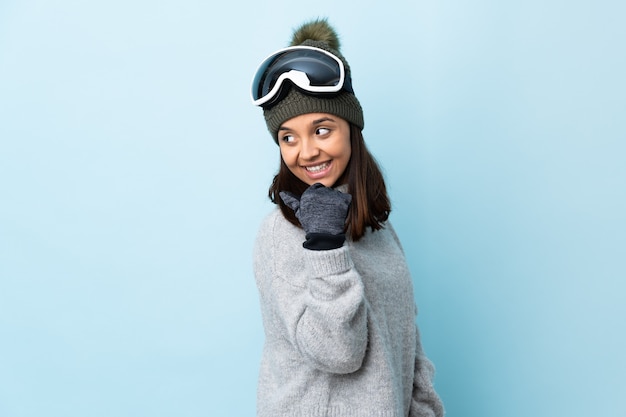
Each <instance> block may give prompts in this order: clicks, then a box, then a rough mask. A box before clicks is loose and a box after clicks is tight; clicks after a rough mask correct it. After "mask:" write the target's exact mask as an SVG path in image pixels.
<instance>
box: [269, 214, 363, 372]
mask: <svg viewBox="0 0 626 417" xmlns="http://www.w3.org/2000/svg"><path fill="white" fill-rule="evenodd" d="M290 226H291V225H285V222H284V221H282V222H281V221H278V222H276V223H274V225H273V227H270V228H269V230H268V228H266V229H265V231H264V238H262V241H261V242H259V243H260V245H259V247H258V250H259V252H258V253H257V265H258V267H257V270H258V272H259V277H258V278H259V279H260V280H261V281H262V282H263V283H262V284H261V287H262V292H263V294H264V296H263V297H262V302H263V304H264V309H265V313H264V315H267V317H268V318H269V320H268V323H267V324H268V325H269V326H270V327H271V329H272V330H271V332H272V334H273V336H272V337H275V336H277V335H278V334H281V335H282V336H281V338H282V339H283V340H286V341H287V342H288V343H289V345H290V346H291V350H292V351H293V352H294V354H296V355H297V357H298V358H299V360H302V361H303V362H305V363H307V364H308V366H310V367H312V368H314V369H318V370H321V371H324V372H329V373H336V374H347V373H351V372H354V371H356V370H358V369H359V368H360V367H361V364H362V362H363V359H364V357H365V352H366V349H367V342H368V329H367V307H366V302H365V297H364V287H363V282H362V280H361V277H360V275H359V274H358V272H357V271H356V269H355V267H354V263H353V261H352V258H351V256H350V250H349V248H348V247H347V246H343V247H340V248H337V249H330V250H324V251H314V250H309V249H305V248H303V247H302V244H301V241H302V237H303V234H301V233H302V232H301V231H300V230H298V231H294V230H293V229H291V227H290ZM296 233H297V235H296ZM276 332H278V333H276Z"/></svg>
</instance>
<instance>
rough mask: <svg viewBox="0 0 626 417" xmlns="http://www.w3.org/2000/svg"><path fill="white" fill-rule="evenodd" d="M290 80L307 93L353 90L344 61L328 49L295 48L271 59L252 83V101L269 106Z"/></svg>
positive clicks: (263, 63)
mask: <svg viewBox="0 0 626 417" xmlns="http://www.w3.org/2000/svg"><path fill="white" fill-rule="evenodd" d="M287 80H289V81H291V82H292V83H293V84H294V85H296V86H298V87H299V88H301V89H302V90H304V91H305V92H309V93H313V94H317V93H322V94H323V93H337V92H339V91H341V90H342V89H343V90H346V91H348V92H351V93H352V92H353V91H352V84H351V82H350V79H349V78H346V69H345V67H344V65H343V62H342V61H341V59H339V58H338V57H337V56H335V55H333V54H331V53H330V52H328V51H325V50H324V49H320V48H315V47H313V46H291V47H288V48H284V49H280V50H278V51H276V52H274V53H273V54H272V55H270V56H269V57H267V58H266V59H265V60H264V61H263V62H262V63H261V65H259V68H258V69H257V71H256V75H255V76H254V80H253V81H252V102H253V103H254V105H255V106H269V105H271V104H272V103H274V102H275V101H278V100H279V99H280V98H281V97H282V93H283V90H284V89H283V87H284V85H285V82H286V81H287Z"/></svg>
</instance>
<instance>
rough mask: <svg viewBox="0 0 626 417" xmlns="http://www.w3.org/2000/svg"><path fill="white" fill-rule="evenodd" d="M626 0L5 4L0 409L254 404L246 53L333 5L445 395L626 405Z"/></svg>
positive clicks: (255, 151)
mask: <svg viewBox="0 0 626 417" xmlns="http://www.w3.org/2000/svg"><path fill="white" fill-rule="evenodd" d="M622 4H623V3H622V2H618V1H606V0H599V1H593V2H592V1H576V0H573V1H557V0H551V1H537V0H530V1H508V2H501V1H496V0H482V1H481V0H479V1H474V2H463V1H458V0H457V1H454V0H452V1H445V2H432V1H418V2H413V1H408V0H407V1H396V0H389V1H385V2H373V1H368V0H360V1H351V2H349V1H346V2H337V1H332V0H329V1H318V2H314V3H308V4H306V5H305V4H304V3H302V4H299V3H293V2H287V1H264V2H257V1H248V2H236V1H235V2H227V3H225V4H219V5H215V4H212V3H210V2H205V1H199V0H195V1H194V0H177V1H162V2H149V1H140V0H132V1H120V0H108V1H106V2H105V1H91V2H80V1H70V0H57V1H54V0H48V1H43V0H39V1H35V0H31V1H28V0H26V1H19V2H18V1H10V0H4V1H3V2H1V3H0V339H1V340H0V416H2V417H23V416H28V417H30V416H59V417H60V416H63V417H71V416H76V417H78V416H80V417H83V416H90V417H100V416H116V417H124V416H129V417H130V416H133V417H135V416H151V417H153V416H252V415H254V409H255V389H256V376H257V367H258V361H259V358H260V351H261V346H262V341H263V331H262V326H261V321H260V317H259V309H258V300H257V293H256V287H255V284H254V280H253V276H252V268H251V252H252V244H253V239H254V236H255V233H256V230H257V227H258V224H259V222H260V220H261V218H262V217H263V216H264V215H265V213H267V211H268V210H270V209H271V204H270V203H269V202H268V201H267V199H266V190H267V187H268V186H269V182H270V181H271V177H272V175H273V174H274V172H275V169H276V168H277V164H278V151H277V148H276V146H275V145H274V144H273V142H272V140H271V138H270V137H269V134H268V133H267V132H266V130H265V125H264V122H263V119H262V117H261V113H260V110H259V109H258V108H255V107H253V106H252V105H251V104H250V102H249V96H248V94H249V83H250V80H251V77H252V75H253V72H254V69H255V68H256V65H257V64H258V63H259V61H260V60H261V59H263V58H264V57H265V56H266V55H267V54H269V53H271V52H272V51H273V50H275V49H278V48H280V47H283V46H286V44H287V43H288V41H289V39H290V35H291V30H292V28H294V27H296V26H297V25H299V24H300V23H301V22H303V21H305V20H307V19H309V18H313V17H317V16H327V17H329V18H330V21H331V23H332V24H333V25H335V26H336V28H337V30H338V31H339V33H340V35H341V36H342V41H343V52H344V54H345V55H346V57H347V58H348V60H349V62H350V64H351V66H352V68H353V71H354V85H355V88H356V91H357V95H358V97H359V99H360V101H361V103H362V104H363V106H364V108H365V118H366V127H365V131H364V134H365V137H366V140H367V142H368V144H369V146H370V148H371V150H372V152H373V153H374V155H375V156H376V157H377V159H378V160H379V162H380V163H381V165H382V166H383V167H384V171H385V175H386V177H387V180H388V185H389V189H390V193H391V196H392V200H393V203H394V212H393V214H392V221H393V222H394V224H395V226H396V229H397V230H398V232H399V235H400V237H401V239H402V241H403V243H404V246H405V250H406V252H407V255H408V259H409V263H410V268H411V270H412V272H413V275H414V280H415V288H416V300H417V302H418V305H419V307H420V315H419V319H418V322H419V325H420V327H421V329H422V333H423V335H422V336H423V341H424V345H425V349H426V351H427V353H428V355H429V356H430V357H431V359H432V360H433V361H434V362H435V364H436V366H437V370H438V373H437V379H436V387H437V390H438V392H439V393H440V395H441V396H442V398H443V400H444V402H445V404H446V408H447V411H448V416H464V417H492V416H493V417H501V416H507V417H517V416H519V417H522V416H523V417H526V416H581V417H582V416H589V415H598V416H624V415H626V405H625V403H624V398H625V397H626V395H625V394H626V383H625V382H624V375H626V361H625V360H624V357H623V354H624V353H623V352H624V351H625V350H626V340H625V334H624V331H625V325H624V319H625V317H626V307H625V303H624V290H625V285H624V278H626V256H625V255H626V239H625V236H626V221H625V215H624V213H625V212H626V191H625V189H626V187H625V180H626V168H625V165H626V164H625V163H624V161H625V151H626V146H625V144H624V141H625V139H626V129H625V127H624V118H625V114H626V112H625V110H626V99H625V97H626V88H625V85H626V84H625V82H624V74H626V62H625V61H626V53H625V52H626V51H625V47H624V39H626V29H624V24H623V16H624V15H625V12H626V8H625V7H624V6H623V5H622Z"/></svg>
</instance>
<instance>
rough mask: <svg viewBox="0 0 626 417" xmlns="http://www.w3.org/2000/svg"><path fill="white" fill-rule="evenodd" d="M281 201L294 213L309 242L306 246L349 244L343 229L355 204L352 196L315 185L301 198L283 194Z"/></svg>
mask: <svg viewBox="0 0 626 417" xmlns="http://www.w3.org/2000/svg"><path fill="white" fill-rule="evenodd" d="M279 195H280V198H281V199H282V200H283V201H284V202H285V204H286V205H287V206H289V207H290V208H291V209H292V210H293V211H294V214H295V215H296V217H297V218H298V220H299V221H300V224H301V225H302V228H303V229H304V232H305V233H306V239H307V241H306V242H304V247H305V248H308V249H315V250H324V249H335V248H338V247H341V246H342V245H343V242H344V241H345V234H344V232H343V229H344V227H345V223H346V217H347V215H348V209H349V208H350V203H351V202H352V196H351V195H350V194H346V193H342V192H341V191H337V190H335V189H332V188H328V187H325V186H324V185H322V184H320V183H315V184H313V185H311V186H310V187H309V188H307V189H306V190H305V191H304V193H302V196H301V197H300V198H299V199H298V197H296V196H295V195H293V194H292V193H288V192H284V191H281V192H280V193H279Z"/></svg>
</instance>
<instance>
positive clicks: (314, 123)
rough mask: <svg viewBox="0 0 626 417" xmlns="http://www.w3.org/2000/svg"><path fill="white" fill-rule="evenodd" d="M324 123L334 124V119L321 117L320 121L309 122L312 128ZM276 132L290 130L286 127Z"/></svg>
mask: <svg viewBox="0 0 626 417" xmlns="http://www.w3.org/2000/svg"><path fill="white" fill-rule="evenodd" d="M324 122H332V123H336V121H335V119H333V118H331V117H322V118H321V119H315V120H313V121H312V122H311V125H312V126H317V125H319V124H322V123H324ZM278 130H291V129H290V128H289V127H288V126H281V127H279V128H278Z"/></svg>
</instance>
